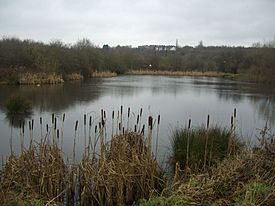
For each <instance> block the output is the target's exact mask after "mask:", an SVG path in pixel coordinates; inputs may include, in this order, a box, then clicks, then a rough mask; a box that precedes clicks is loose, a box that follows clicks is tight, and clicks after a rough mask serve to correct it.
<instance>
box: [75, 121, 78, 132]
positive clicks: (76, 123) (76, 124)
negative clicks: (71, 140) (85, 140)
mask: <svg viewBox="0 0 275 206" xmlns="http://www.w3.org/2000/svg"><path fill="white" fill-rule="evenodd" d="M77 126H78V120H76V122H75V127H74V131H77Z"/></svg>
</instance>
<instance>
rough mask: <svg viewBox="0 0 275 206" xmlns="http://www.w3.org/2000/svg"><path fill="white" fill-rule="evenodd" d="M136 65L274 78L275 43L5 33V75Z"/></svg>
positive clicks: (1, 60) (0, 45) (0, 51)
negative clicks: (160, 46)
mask: <svg viewBox="0 0 275 206" xmlns="http://www.w3.org/2000/svg"><path fill="white" fill-rule="evenodd" d="M137 69H154V70H168V71H199V72H207V71H217V72H225V73H227V72H228V73H234V74H243V76H246V77H247V78H249V79H250V80H254V81H263V82H266V81H268V82H269V81H272V79H271V77H275V48H274V45H259V44H255V45H254V46H253V47H248V48H247V47H227V46H216V47H215V46H210V47H209V46H208V47H205V46H203V45H202V44H199V45H198V46H197V47H190V46H185V47H177V48H176V50H173V51H170V50H162V51H157V50H154V49H144V48H131V47H126V46H117V47H109V46H108V45H104V46H103V48H99V47H97V46H95V45H94V44H93V43H92V42H91V41H90V40H89V39H82V40H79V41H78V42H76V43H75V44H72V45H68V44H65V43H63V42H62V41H59V40H55V41H51V42H50V43H48V44H46V43H43V42H37V41H33V40H20V39H17V38H6V37H3V38H2V39H0V71H1V74H0V80H1V79H4V78H12V77H13V74H14V75H15V74H19V73H21V72H46V73H47V72H56V73H59V74H67V73H74V72H78V73H81V74H82V75H83V76H84V77H90V75H91V72H93V71H111V72H116V73H117V74H123V73H125V72H127V71H128V70H137ZM274 79H275V78H274ZM273 81H274V80H273Z"/></svg>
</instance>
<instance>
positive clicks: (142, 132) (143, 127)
mask: <svg viewBox="0 0 275 206" xmlns="http://www.w3.org/2000/svg"><path fill="white" fill-rule="evenodd" d="M144 130H145V124H144V125H143V126H142V130H141V134H143V135H144Z"/></svg>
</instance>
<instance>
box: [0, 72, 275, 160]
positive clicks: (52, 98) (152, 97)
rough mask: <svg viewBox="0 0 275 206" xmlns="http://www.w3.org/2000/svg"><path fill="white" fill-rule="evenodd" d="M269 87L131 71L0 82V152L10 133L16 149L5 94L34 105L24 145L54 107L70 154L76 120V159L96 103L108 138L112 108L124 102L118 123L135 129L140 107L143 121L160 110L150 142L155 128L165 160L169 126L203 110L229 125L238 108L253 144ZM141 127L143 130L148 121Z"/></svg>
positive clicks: (201, 115) (270, 95) (273, 97)
mask: <svg viewBox="0 0 275 206" xmlns="http://www.w3.org/2000/svg"><path fill="white" fill-rule="evenodd" d="M274 91H275V90H274V88H259V86H258V85H255V84H252V83H245V82H237V81H231V80H225V79H220V78H207V77H167V76H131V75H129V76H117V77H112V78H95V79H90V80H87V81H81V82H68V83H65V84H64V85H42V86H40V87H37V86H8V85H2V86H0V131H1V136H0V140H1V144H0V155H1V156H2V157H3V158H2V159H5V157H6V156H7V155H8V154H10V139H11V138H12V147H13V151H14V152H15V153H19V152H20V129H19V127H18V125H17V126H15V127H12V126H11V121H10V119H9V118H8V117H7V116H6V114H5V110H4V102H5V101H6V100H7V98H8V97H9V96H10V95H16V94H20V95H22V96H24V97H26V98H27V99H29V100H30V101H31V104H32V106H33V114H32V115H31V116H29V117H26V119H25V122H26V123H25V124H26V126H25V127H26V128H25V134H24V138H25V139H24V144H25V147H28V142H29V139H30V138H31V137H33V139H34V141H37V142H39V141H40V139H41V137H44V136H45V135H46V124H48V125H49V128H50V129H52V128H51V125H52V123H51V121H52V120H51V119H52V114H53V113H54V114H55V116H56V117H57V128H59V130H60V131H62V134H63V135H62V136H63V144H62V148H63V151H64V152H65V154H66V155H67V157H68V159H69V160H71V159H72V150H73V141H74V135H75V122H76V120H78V121H79V124H78V130H77V132H76V156H77V159H80V158H81V157H82V155H83V150H84V144H85V141H84V139H85V138H87V136H88V133H89V126H87V125H86V126H85V125H84V120H83V115H84V114H86V115H87V121H88V120H89V117H90V116H92V124H93V125H92V129H91V130H92V132H91V133H92V134H93V135H94V127H95V125H96V124H98V122H99V121H100V120H101V109H103V110H104V111H105V112H106V119H107V122H106V124H107V128H108V129H107V130H106V132H107V138H110V136H111V135H112V133H116V132H117V131H116V130H117V129H116V125H117V121H116V118H115V120H114V121H112V112H113V111H115V114H116V115H117V113H118V111H120V110H121V106H123V120H122V126H123V127H125V129H127V128H132V129H134V125H135V123H136V120H137V115H138V114H139V113H140V109H141V108H142V111H143V114H142V117H141V121H142V122H143V123H144V124H146V125H147V122H148V120H147V119H148V116H149V115H151V116H152V117H153V118H154V120H155V119H157V117H158V115H160V117H161V121H160V125H159V131H158V128H157V124H155V127H154V129H153V139H152V141H153V142H152V144H153V148H155V142H156V139H157V134H158V138H159V144H158V157H157V158H158V159H159V160H160V161H166V160H167V157H169V152H170V149H169V148H170V136H171V132H172V130H173V129H174V128H176V127H181V126H186V125H187V123H188V120H189V119H191V120H192V126H193V127H196V126H199V125H202V124H204V125H205V124H206V120H207V115H208V114H209V115H210V125H213V126H214V125H219V126H222V127H230V120H231V115H232V114H233V110H234V108H236V109H237V121H236V131H237V133H238V134H239V135H240V136H241V137H242V138H243V139H244V140H245V141H246V142H247V143H248V144H250V145H253V144H255V143H256V142H257V136H259V129H261V128H263V127H264V126H265V124H266V123H267V125H268V126H269V127H272V126H274V122H275V93H274ZM128 107H129V108H130V117H129V118H128V114H127V113H128ZM63 114H65V121H64V123H62V118H63ZM40 117H42V125H40ZM31 120H34V130H33V132H31V131H29V129H28V122H29V121H31ZM119 121H120V120H119ZM87 124H88V123H87ZM114 125H115V126H114ZM112 128H114V129H112ZM145 128H146V129H145V130H147V126H146V127H145ZM50 129H49V130H50ZM21 133H22V131H21ZM145 133H146V131H145ZM93 135H91V136H93ZM21 136H22V134H21ZM85 136H86V137H85ZM60 144H61V143H60ZM154 150H155V149H154Z"/></svg>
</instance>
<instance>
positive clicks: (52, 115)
mask: <svg viewBox="0 0 275 206" xmlns="http://www.w3.org/2000/svg"><path fill="white" fill-rule="evenodd" d="M53 123H54V113H52V124H53Z"/></svg>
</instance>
